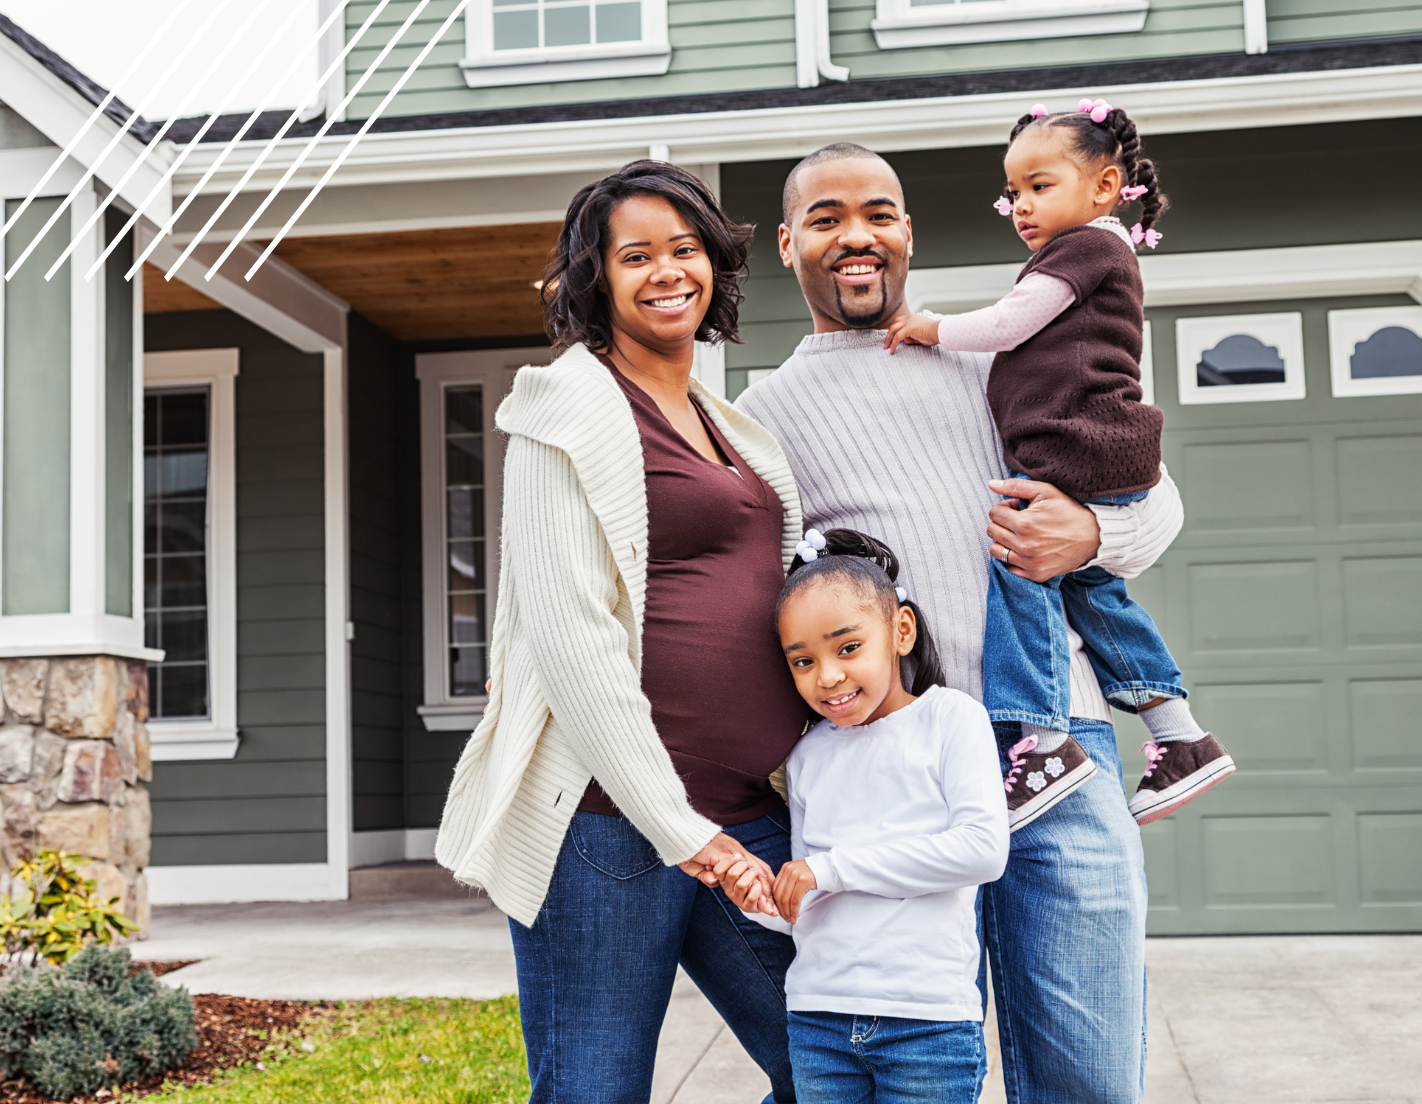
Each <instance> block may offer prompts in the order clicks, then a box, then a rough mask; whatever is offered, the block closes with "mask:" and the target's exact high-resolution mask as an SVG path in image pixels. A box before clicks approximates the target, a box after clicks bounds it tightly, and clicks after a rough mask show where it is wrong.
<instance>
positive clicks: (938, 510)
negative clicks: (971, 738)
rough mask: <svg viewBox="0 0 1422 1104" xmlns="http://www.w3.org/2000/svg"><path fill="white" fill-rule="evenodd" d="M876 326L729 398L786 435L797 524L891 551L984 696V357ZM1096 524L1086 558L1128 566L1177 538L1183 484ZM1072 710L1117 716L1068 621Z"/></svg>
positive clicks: (966, 684) (1165, 484)
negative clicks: (851, 533) (858, 537)
mask: <svg viewBox="0 0 1422 1104" xmlns="http://www.w3.org/2000/svg"><path fill="white" fill-rule="evenodd" d="M883 346H884V331H883V330H848V331H842V332H839V333H829V334H812V335H811V336H809V337H807V338H805V339H804V340H803V341H801V342H800V344H799V347H798V348H796V350H795V352H794V353H793V354H792V355H791V357H790V359H789V360H787V361H786V362H785V363H784V364H783V365H782V366H781V367H780V369H779V370H778V371H776V372H774V373H772V374H771V375H770V376H769V377H768V378H767V379H764V380H761V381H760V382H759V383H757V384H755V385H754V386H753V387H751V388H750V389H748V390H747V391H746V392H745V393H744V394H742V395H741V397H740V398H739V399H738V400H737V402H736V406H737V407H739V408H740V409H741V410H743V411H745V413H747V414H749V415H750V416H751V417H752V418H754V419H755V420H756V421H758V422H759V423H760V424H761V425H763V426H765V427H766V428H767V429H768V430H770V431H771V433H773V434H774V435H775V437H776V438H777V439H778V440H779V441H780V445H781V447H782V448H783V449H784V450H785V454H786V456H787V458H788V459H789V461H790V467H791V469H792V470H793V471H794V473H795V481H796V483H797V484H798V485H799V489H800V501H801V505H802V506H803V508H804V513H805V524H806V525H813V526H815V527H816V528H819V529H828V528H833V527H835V526H847V527H849V528H853V529H858V530H860V531H862V532H865V533H868V534H870V535H871V536H875V537H879V538H880V539H881V540H883V541H884V542H885V543H887V544H888V545H889V547H890V548H892V549H893V550H894V551H895V552H896V553H898V555H899V558H900V561H901V563H902V569H901V575H900V582H901V583H902V584H903V586H905V587H906V588H907V589H908V592H909V595H910V596H911V597H912V598H913V599H914V601H916V602H918V603H919V605H920V606H921V607H922V608H923V611H924V614H925V616H926V617H927V619H928V624H929V627H930V628H931V629H932V630H933V636H934V639H935V640H936V641H937V643H938V648H939V651H940V653H941V654H942V657H943V667H944V671H945V672H946V674H947V678H948V685H949V686H951V687H953V688H955V689H958V690H962V691H964V692H965V693H968V694H971V695H972V696H973V697H974V698H977V699H978V700H981V699H982V683H983V627H984V624H985V620H986V609H987V584H988V547H989V546H990V544H991V543H992V542H991V541H990V540H989V539H988V536H987V533H986V529H987V515H988V510H989V509H990V508H991V507H992V505H993V504H994V503H995V502H998V501H999V499H998V496H997V495H995V494H993V493H992V492H991V491H990V490H988V487H987V482H988V480H989V479H1005V478H1006V477H1007V470H1006V468H1005V467H1004V465H1003V460H1002V442H1001V440H1000V439H999V437H998V434H997V428H996V427H995V426H994V425H993V421H992V414H991V412H990V411H989V410H988V405H987V399H986V394H985V392H986V387H987V376H988V369H989V368H990V367H991V365H992V357H991V355H988V354H982V353H956V352H952V351H949V350H945V349H943V348H941V347H939V346H931V347H926V346H921V345H920V346H913V345H903V346H900V347H899V350H898V352H897V353H895V354H893V355H892V356H891V355H890V354H889V353H888V352H886V351H885V350H884V347H883ZM1091 509H1092V510H1093V511H1094V512H1095V514H1096V516H1097V518H1098V520H1099V521H1100V523H1101V548H1100V552H1099V554H1098V556H1097V558H1096V559H1095V560H1093V561H1092V563H1093V564H1100V565H1101V566H1102V567H1104V568H1106V570H1107V571H1109V572H1111V573H1112V574H1114V575H1119V576H1122V577H1123V578H1128V579H1129V578H1133V577H1135V576H1137V575H1139V574H1140V573H1141V572H1142V571H1144V570H1145V569H1146V568H1148V567H1149V566H1150V565H1151V564H1153V563H1154V562H1155V560H1156V558H1157V557H1158V556H1159V555H1160V554H1161V553H1162V552H1164V551H1165V549H1166V547H1167V546H1168V545H1169V544H1170V542H1171V541H1172V540H1174V539H1175V535H1176V533H1178V532H1179V531H1180V526H1181V524H1182V522H1183V520H1184V514H1183V511H1182V509H1181V505H1180V493H1179V491H1178V490H1177V489H1176V487H1175V484H1174V483H1173V482H1172V481H1171V479H1170V476H1169V475H1168V474H1166V473H1164V471H1162V474H1161V480H1160V482H1159V483H1158V484H1157V485H1156V486H1155V487H1154V488H1153V489H1152V490H1151V493H1150V496H1149V497H1148V498H1146V499H1145V500H1143V501H1141V502H1138V503H1134V504H1132V505H1131V506H1092V507H1091ZM1070 635H1071V643H1072V667H1071V672H1072V694H1071V697H1072V710H1071V711H1072V715H1073V716H1075V717H1086V718H1095V719H1097V720H1106V721H1109V720H1110V719H1111V710H1110V707H1109V706H1108V705H1107V704H1106V699H1105V698H1104V697H1103V696H1102V694H1101V688H1100V686H1099V685H1098V684H1097V682H1096V678H1095V676H1094V675H1093V673H1092V670H1091V665H1090V663H1089V662H1088V661H1087V659H1086V656H1085V654H1084V652H1083V651H1082V644H1081V639H1080V637H1078V636H1077V635H1076V634H1075V633H1072V634H1070Z"/></svg>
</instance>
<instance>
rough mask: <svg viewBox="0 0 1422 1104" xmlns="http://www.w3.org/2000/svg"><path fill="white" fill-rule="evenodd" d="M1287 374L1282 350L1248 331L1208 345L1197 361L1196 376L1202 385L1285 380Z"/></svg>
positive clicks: (1224, 385)
mask: <svg viewBox="0 0 1422 1104" xmlns="http://www.w3.org/2000/svg"><path fill="white" fill-rule="evenodd" d="M1284 378H1285V371H1284V358H1283V357H1281V356H1280V355H1279V350H1278V349H1277V348H1276V347H1275V346H1273V345H1266V344H1264V342H1262V341H1260V340H1259V339H1258V338H1257V337H1250V336H1249V335H1248V334H1232V335H1231V336H1229V337H1226V338H1224V339H1223V340H1222V341H1220V342H1219V343H1218V344H1217V345H1215V347H1214V348H1212V349H1206V350H1205V352H1204V353H1203V354H1202V355H1201V357H1200V362H1199V363H1198V364H1196V365H1195V379H1196V382H1197V383H1198V384H1199V386H1201V387H1233V386H1239V385H1241V384H1249V383H1283V382H1284Z"/></svg>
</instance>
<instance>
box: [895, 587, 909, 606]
mask: <svg viewBox="0 0 1422 1104" xmlns="http://www.w3.org/2000/svg"><path fill="white" fill-rule="evenodd" d="M894 593H895V594H897V595H898V596H899V601H900V602H901V603H902V602H907V601H908V591H906V590H905V589H904V588H903V587H894Z"/></svg>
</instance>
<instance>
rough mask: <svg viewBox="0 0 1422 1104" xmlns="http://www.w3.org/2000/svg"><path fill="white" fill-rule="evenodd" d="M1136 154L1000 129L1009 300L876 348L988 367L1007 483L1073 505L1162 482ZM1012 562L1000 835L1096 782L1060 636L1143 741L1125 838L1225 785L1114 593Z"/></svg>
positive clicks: (1145, 218)
mask: <svg viewBox="0 0 1422 1104" xmlns="http://www.w3.org/2000/svg"><path fill="white" fill-rule="evenodd" d="M1140 152H1141V141H1140V136H1139V135H1138V134H1137V132H1136V127H1135V124H1134V123H1133V122H1131V120H1130V119H1129V118H1128V117H1127V115H1126V113H1125V112H1124V111H1121V110H1119V109H1115V108H1112V107H1111V105H1110V104H1108V103H1106V102H1105V101H1104V100H1096V101H1091V100H1082V101H1081V103H1080V104H1078V106H1077V110H1076V111H1068V112H1057V113H1055V114H1050V113H1048V111H1047V109H1046V108H1045V107H1043V106H1042V105H1040V104H1038V105H1037V106H1036V107H1034V108H1033V109H1032V112H1031V113H1030V114H1028V115H1024V116H1023V117H1022V118H1021V119H1019V120H1018V122H1017V125H1016V127H1014V128H1013V131H1012V137H1011V139H1010V140H1009V142H1008V147H1007V154H1006V156H1005V157H1004V159H1003V167H1004V169H1005V170H1006V175H1007V189H1006V194H1005V195H1004V196H1003V197H1002V198H1000V199H999V200H998V201H997V203H996V207H997V209H998V211H999V212H1000V213H1002V214H1003V215H1010V216H1011V217H1012V219H1013V222H1014V227H1015V229H1016V230H1017V234H1018V236H1019V237H1020V238H1021V239H1022V240H1023V241H1024V242H1026V243H1027V247H1028V248H1029V249H1030V250H1032V253H1033V257H1032V259H1031V260H1029V261H1028V262H1027V264H1026V265H1025V266H1023V269H1022V271H1021V273H1020V274H1019V275H1018V277H1017V285H1016V287H1015V288H1014V289H1013V290H1012V291H1011V292H1010V293H1009V294H1008V295H1007V296H1006V297H1005V298H1003V299H1002V300H1001V301H1000V302H998V303H997V304H996V305H995V306H991V307H987V308H985V309H983V310H979V311H972V312H970V313H968V314H960V315H950V316H948V317H946V318H936V317H933V316H929V315H914V316H908V317H904V318H901V319H899V320H897V321H895V322H894V323H892V324H891V325H890V327H889V335H888V338H887V339H886V342H885V344H886V345H887V346H888V347H889V348H891V349H896V348H897V347H898V345H899V343H900V342H902V341H906V340H907V341H912V342H915V343H917V344H923V345H927V344H935V343H936V344H941V345H944V346H946V347H948V348H951V349H957V350H961V351H972V352H995V353H997V356H996V357H995V358H994V359H993V363H992V371H991V373H990V374H989V376H988V383H987V399H988V404H989V406H990V407H991V408H992V413H993V418H994V420H995V421H996V422H997V427H998V430H999V432H1000V433H1001V434H1002V443H1003V455H1004V458H1005V460H1006V463H1007V466H1008V467H1009V468H1010V469H1012V475H1013V477H1015V478H1028V479H1038V480H1042V481H1043V482H1046V483H1051V484H1053V485H1055V486H1056V487H1058V488H1059V489H1060V490H1062V491H1064V492H1065V493H1067V494H1069V495H1071V496H1072V497H1074V498H1076V499H1077V500H1079V501H1081V502H1092V503H1100V504H1109V505H1122V504H1124V503H1128V502H1133V501H1136V500H1138V499H1141V498H1144V497H1145V496H1146V495H1147V494H1149V493H1150V489H1151V488H1152V487H1153V486H1155V484H1156V483H1157V482H1158V481H1159V479H1160V431H1161V424H1162V417H1161V412H1160V411H1159V410H1158V409H1156V408H1155V407H1153V406H1146V405H1145V404H1144V403H1142V402H1141V401H1140V400H1141V388H1140V356H1141V333H1142V322H1143V314H1142V306H1143V302H1144V293H1143V290H1142V287H1141V276H1140V267H1139V265H1138V264H1137V262H1136V256H1135V248H1134V247H1135V246H1136V245H1139V244H1141V243H1144V244H1145V245H1147V246H1149V247H1150V248H1152V249H1154V248H1155V246H1156V243H1157V242H1159V240H1160V237H1161V235H1160V233H1159V232H1158V231H1157V230H1156V229H1155V222H1156V219H1157V218H1159V216H1160V214H1161V212H1162V211H1163V210H1164V209H1165V206H1166V199H1165V196H1164V195H1162V194H1161V191H1160V185H1159V182H1158V180H1157V177H1156V171H1155V166H1154V165H1153V164H1152V163H1151V162H1150V161H1148V160H1147V159H1145V158H1143V157H1141V156H1140ZM1137 200H1139V201H1140V202H1141V203H1142V205H1143V210H1142V214H1141V219H1140V221H1139V222H1137V223H1136V224H1135V226H1133V227H1131V229H1130V230H1127V229H1126V228H1125V227H1124V226H1123V225H1122V224H1121V222H1120V220H1119V219H1117V218H1116V217H1115V216H1114V215H1113V214H1112V212H1113V211H1114V210H1115V209H1116V207H1117V206H1118V205H1119V204H1122V203H1129V202H1134V201H1137ZM1021 505H1025V504H1024V503H1020V502H1019V506H1021ZM1010 561H1011V551H1010V550H1009V551H1007V552H1005V553H1004V555H1003V559H1002V562H1000V563H997V562H995V563H994V564H993V571H992V578H991V582H990V585H989V591H988V607H987V631H986V635H985V638H984V643H983V681H984V703H985V704H986V705H987V708H988V714H989V716H991V718H992V720H993V721H994V722H997V723H1008V724H1011V723H1013V722H1016V723H1019V724H1020V725H1021V728H1022V738H1021V739H1020V740H1018V741H1017V742H1016V743H1014V744H1013V745H1012V747H1011V748H1010V749H1009V751H1008V760H1009V764H1008V771H1007V781H1006V787H1007V791H1008V794H1009V796H1008V807H1009V809H1010V810H1011V813H1010V816H1011V821H1012V830H1013V831H1016V830H1017V829H1018V828H1021V827H1024V826H1025V825H1027V824H1028V823H1030V822H1031V821H1032V820H1034V819H1036V818H1037V817H1039V816H1041V815H1042V814H1043V813H1044V812H1046V811H1047V810H1048V809H1049V808H1051V807H1052V806H1053V805H1055V804H1056V803H1057V802H1058V801H1061V800H1062V799H1063V798H1064V797H1066V796H1068V795H1069V794H1071V793H1072V792H1073V791H1074V790H1075V789H1076V788H1077V787H1079V786H1081V785H1082V784H1083V783H1084V782H1086V781H1087V779H1089V778H1090V777H1091V775H1092V773H1093V772H1094V771H1095V769H1096V768H1095V764H1093V763H1092V762H1091V760H1090V759H1089V758H1088V757H1087V755H1086V753H1085V751H1083V750H1082V748H1081V746H1080V745H1079V744H1077V742H1076V741H1075V740H1073V739H1072V738H1071V737H1070V736H1068V735H1067V731H1068V726H1069V712H1070V705H1071V680H1070V657H1069V655H1068V648H1067V636H1066V625H1067V622H1068V620H1069V621H1070V624H1071V626H1072V627H1073V628H1074V629H1076V631H1077V632H1078V633H1080V634H1081V636H1082V638H1083V640H1084V641H1085V643H1086V650H1087V655H1088V657H1089V658H1090V659H1091V662H1092V665H1093V667H1094V668H1095V670H1096V674H1097V678H1098V679H1099V680H1100V682H1101V688H1102V691H1103V692H1104V693H1105V695H1106V697H1107V699H1108V700H1110V701H1111V702H1112V703H1113V704H1115V705H1116V706H1118V707H1119V708H1121V709H1125V710H1127V711H1129V712H1138V713H1139V714H1140V717H1141V720H1142V721H1144V722H1145V725H1146V728H1147V729H1149V730H1150V734H1151V740H1150V741H1149V742H1147V743H1146V744H1145V745H1144V746H1143V747H1142V748H1141V751H1142V752H1143V753H1144V754H1145V755H1146V758H1147V760H1148V766H1147V768H1146V771H1145V777H1143V778H1142V779H1141V782H1140V786H1139V787H1138V789H1137V790H1136V794H1135V796H1134V797H1133V798H1132V799H1131V802H1130V808H1131V813H1132V815H1134V817H1135V819H1136V822H1137V823H1139V824H1149V823H1150V822H1151V821H1154V820H1158V819H1160V818H1161V817H1163V816H1167V815H1169V814H1170V813H1172V812H1174V811H1175V810H1176V809H1178V808H1179V807H1180V806H1182V805H1184V804H1185V803H1186V802H1187V801H1190V800H1192V799H1194V798H1196V797H1198V796H1199V795H1200V794H1202V793H1203V792H1204V791H1205V790H1207V789H1209V788H1210V787H1211V786H1214V785H1216V784H1217V783H1219V782H1222V781H1224V779H1225V778H1226V777H1228V776H1229V775H1230V774H1231V773H1233V771H1234V760H1233V759H1231V758H1230V756H1229V754H1228V753H1227V752H1226V751H1225V749H1224V747H1223V746H1222V745H1221V744H1220V742H1219V741H1218V740H1217V739H1215V737H1214V736H1212V735H1210V734H1209V733H1207V732H1205V731H1203V730H1202V729H1201V728H1200V726H1199V725H1198V724H1196V723H1195V720H1194V717H1193V716H1192V715H1191V713H1190V709H1189V707H1188V706H1187V705H1186V704H1185V698H1186V692H1185V688H1184V687H1183V686H1182V685H1181V684H1180V671H1179V669H1178V668H1177V667H1176V665H1175V661H1174V659H1172V658H1171V655H1170V651H1169V649H1168V648H1167V647H1166V645H1165V641H1164V640H1162V639H1161V636H1160V633H1159V631H1158V630H1157V629H1156V627H1155V624H1154V622H1153V621H1152V620H1151V618H1150V615H1149V614H1148V613H1146V612H1145V610H1144V609H1142V608H1141V607H1140V606H1138V605H1137V604H1136V603H1134V602H1132V601H1131V600H1130V598H1129V597H1127V595H1126V586H1125V583H1124V582H1122V581H1121V580H1120V579H1119V578H1117V577H1116V576H1114V575H1110V574H1108V573H1107V572H1106V571H1105V570H1104V569H1102V568H1100V567H1088V568H1083V569H1081V570H1079V571H1075V572H1073V573H1072V574H1070V575H1065V576H1061V577H1059V578H1056V579H1052V580H1050V581H1049V582H1047V583H1046V584H1043V585H1039V584H1037V583H1034V582H1032V581H1031V580H1029V579H1026V578H1023V577H1022V576H1019V575H1017V574H1014V573H1013V571H1012V570H1010V567H1011V562H1010Z"/></svg>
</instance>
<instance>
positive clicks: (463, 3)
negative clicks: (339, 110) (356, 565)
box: [209, 0, 469, 280]
mask: <svg viewBox="0 0 1422 1104" xmlns="http://www.w3.org/2000/svg"><path fill="white" fill-rule="evenodd" d="M468 6H469V0H459V3H458V4H456V5H455V8H454V10H453V11H452V12H450V13H449V18H448V19H446V20H445V21H444V23H443V24H441V26H440V28H439V30H437V31H435V33H434V37H433V38H431V39H430V40H429V42H427V43H425V48H424V49H423V50H421V51H420V53H419V56H418V57H416V58H415V60H414V61H412V62H411V63H410V67H409V68H408V69H406V70H405V72H404V73H402V74H401V75H400V79H399V80H397V81H396V82H395V86H394V87H393V88H391V89H390V91H389V92H387V93H386V94H385V98H384V99H383V100H381V101H380V104H379V105H378V106H377V107H376V109H375V110H374V111H372V112H371V113H370V117H369V118H368V119H366V121H365V122H364V123H363V124H362V125H361V128H360V130H358V131H357V132H356V135H355V137H354V138H352V139H351V140H350V143H349V144H348V145H347V146H346V148H345V149H343V150H341V153H340V156H338V157H337V158H336V159H335V160H334V161H333V162H331V167H330V168H328V169H327V170H326V174H325V175H324V176H322V177H321V179H320V180H319V181H318V182H317V184H316V187H314V188H312V189H311V191H310V192H309V193H308V194H307V196H306V198H305V199H303V200H302V201H301V205H300V206H299V207H297V208H296V210H295V211H293V212H292V214H291V218H289V219H287V220H286V225H285V226H283V227H282V228H281V230H280V231H279V232H278V233H277V236H276V237H274V238H273V239H272V240H271V241H270V242H268V243H267V247H266V249H264V250H262V255H261V256H260V257H258V258H257V260H256V262H255V263H254V264H253V265H252V267H251V268H249V269H248V270H247V275H246V276H245V277H243V279H246V280H250V279H251V278H252V276H253V275H254V274H255V273H256V271H257V269H259V268H261V267H262V265H263V263H264V262H265V261H266V259H267V258H268V257H270V256H271V255H272V250H273V249H275V248H276V247H277V246H278V245H280V244H281V239H282V238H284V237H286V234H287V231H288V230H290V229H291V228H292V227H293V226H294V225H295V224H296V220H297V219H299V218H300V217H301V215H302V213H303V212H304V211H305V210H306V208H307V207H309V206H310V205H311V201H312V200H313V199H315V198H316V194H317V193H318V192H319V191H320V190H321V189H322V188H323V187H325V186H326V181H328V180H330V179H331V177H332V176H334V175H335V173H336V170H337V169H339V168H340V167H341V165H342V164H344V163H345V160H346V157H347V156H348V155H349V154H350V152H351V150H353V149H355V148H356V143H357V142H359V141H360V140H361V139H362V138H364V137H365V134H366V131H368V130H370V128H371V126H372V125H373V124H374V123H375V120H376V119H378V118H380V113H381V112H382V111H384V110H385V108H386V107H387V106H388V105H389V104H390V101H391V100H393V99H394V98H395V94H396V93H397V92H399V91H400V89H402V88H404V87H405V82H406V81H407V80H409V79H410V77H411V76H412V75H413V74H414V72H415V70H416V69H418V68H419V67H420V63H421V62H423V61H424V60H425V58H427V57H429V54H430V51H431V50H433V49H434V48H435V46H436V45H438V44H439V40H440V39H441V38H443V37H444V33H445V31H447V30H449V28H450V26H451V25H452V24H453V23H454V20H455V18H456V17H457V16H458V15H459V13H460V12H462V11H463V10H464V9H465V8H466V7H468ZM218 263H219V264H220V263H221V262H218ZM214 268H216V266H214ZM209 276H211V273H209Z"/></svg>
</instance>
